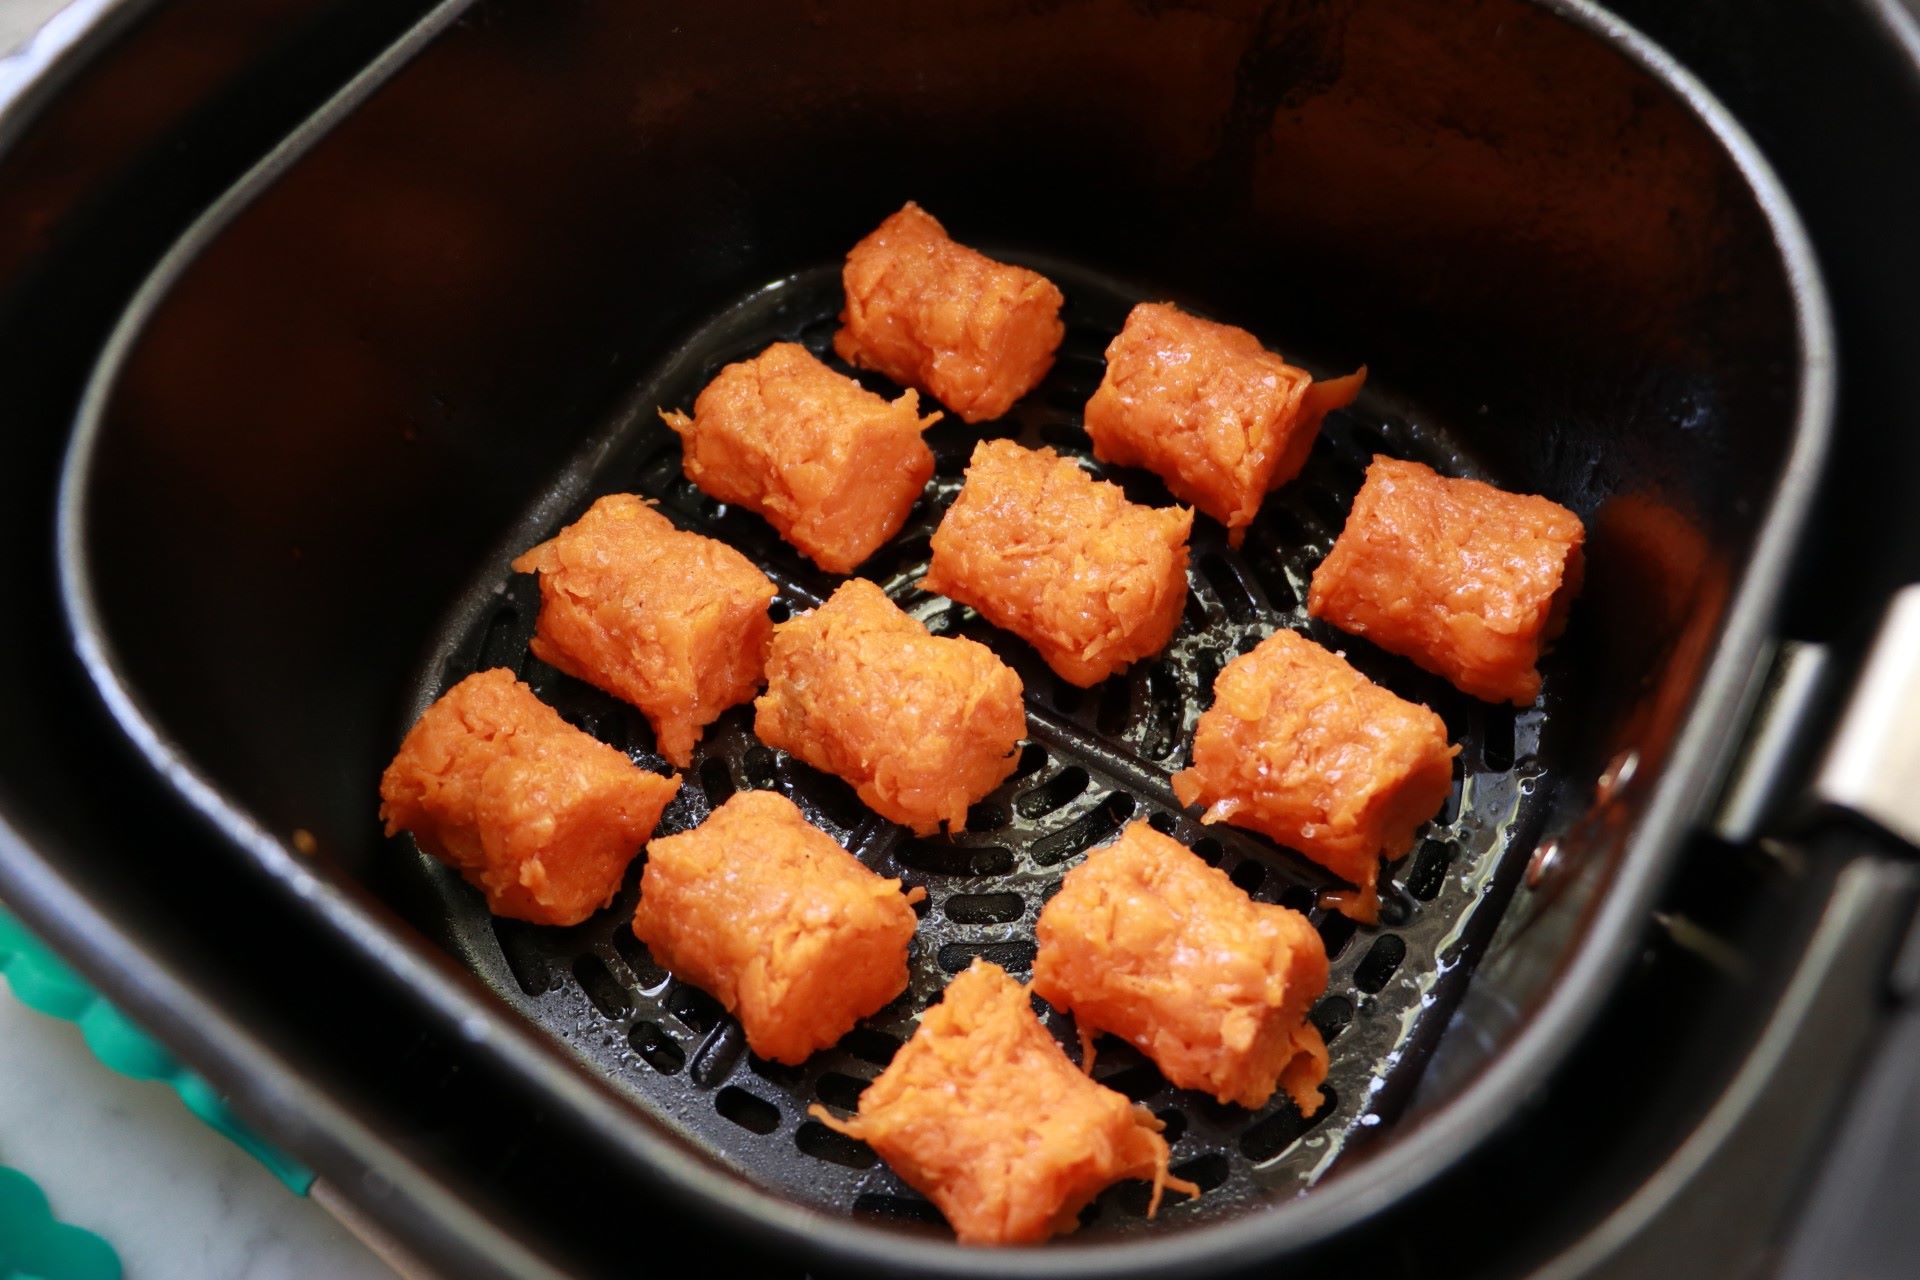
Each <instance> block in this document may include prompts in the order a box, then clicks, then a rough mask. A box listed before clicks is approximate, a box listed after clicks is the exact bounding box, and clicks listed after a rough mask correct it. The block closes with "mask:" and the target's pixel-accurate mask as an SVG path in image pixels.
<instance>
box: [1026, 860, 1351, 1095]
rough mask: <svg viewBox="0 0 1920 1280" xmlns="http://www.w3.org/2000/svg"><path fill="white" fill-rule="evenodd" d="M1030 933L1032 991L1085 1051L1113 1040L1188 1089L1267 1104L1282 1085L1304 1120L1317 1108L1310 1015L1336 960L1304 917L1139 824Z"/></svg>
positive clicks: (1072, 876) (1086, 867)
mask: <svg viewBox="0 0 1920 1280" xmlns="http://www.w3.org/2000/svg"><path fill="white" fill-rule="evenodd" d="M1034 933H1035V937H1036V938H1037V940H1038V941H1039V944H1040V949H1039V954H1038V956H1037V957H1036V958H1035V960H1034V965H1033V990H1034V994H1036V995H1038V996H1039V997H1040V998H1041V999H1043V1000H1045V1001H1046V1002H1047V1003H1049V1004H1051V1005H1053V1006H1054V1007H1055V1008H1056V1009H1062V1010H1065V1011H1067V1012H1069V1013H1071V1014H1072V1015H1073V1018H1074V1021H1075V1022H1076V1023H1077V1024H1078V1025H1079V1027H1080V1034H1081V1037H1082V1039H1083V1040H1085V1041H1086V1042H1087V1045H1088V1049H1089V1051H1091V1049H1092V1039H1093V1036H1094V1034H1095V1033H1097V1032H1101V1031H1105V1032H1111V1033H1112V1034H1114V1035H1117V1036H1119V1037H1121V1038H1122V1039H1124V1040H1127V1041H1128V1042H1130V1043H1132V1044H1133V1045H1134V1046H1136V1047H1137V1048H1138V1049H1139V1050H1140V1051H1141V1052H1142V1053H1144V1054H1146V1055H1147V1057H1149V1058H1151V1059H1152V1060H1153V1063H1154V1065H1155V1066H1157V1067H1159V1068H1160V1073H1161V1074H1162V1075H1164V1076H1166V1078H1167V1079H1168V1080H1170V1081H1172V1082H1173V1083H1174V1084H1175V1085H1178V1086H1179V1087H1180V1088H1182V1089H1198V1090H1200V1091H1201V1092H1203V1093H1209V1094H1212V1095H1213V1096H1214V1097H1215V1098H1217V1099H1219V1100H1220V1101H1221V1102H1229V1103H1238V1104H1239V1105H1240V1106H1243V1107H1258V1106H1262V1105H1264V1104H1265V1103H1266V1101H1267V1099H1268V1098H1270V1097H1272V1096H1273V1091H1274V1088H1275V1087H1276V1085H1277V1086H1278V1087H1280V1088H1283V1089H1285V1090H1286V1093H1287V1096H1288V1097H1290V1098H1292V1099H1293V1103H1294V1105H1295V1106H1296V1107H1298V1108H1299V1110H1300V1113H1301V1114H1302V1115H1312V1114H1313V1113H1314V1111H1315V1110H1316V1109H1318V1107H1319V1106H1320V1100H1321V1095H1320V1082H1321V1081H1322V1080H1324V1079H1326V1075H1327V1051H1326V1045H1325V1044H1324V1043H1323V1042H1322V1041H1321V1038H1320V1033H1319V1031H1318V1030H1317V1029H1316V1028H1315V1027H1314V1026H1313V1024H1312V1023H1310V1022H1308V1021H1307V1012H1308V1010H1310V1009H1311V1008H1312V1007H1313V1003H1314V1001H1316V1000H1318V999H1319V998H1320V995H1321V993H1322V992H1324V991H1325V990H1326V986H1327V951H1326V946H1325V944H1323V943H1322V942H1321V940H1320V934H1319V932H1318V931H1317V930H1315V929H1314V927H1313V926H1312V925H1311V924H1310V923H1308V921H1307V918H1306V917H1305V916H1303V915H1301V914H1300V913H1299V912H1297V911H1292V910H1289V909H1288V908H1286V907H1281V906H1274V905H1271V904H1268V903H1263V902H1255V901H1254V900H1253V899H1252V898H1250V897H1248V896H1247V895H1246V893H1245V892H1244V891H1242V890H1241V889H1240V887H1239V886H1238V885H1236V884H1234V883H1233V881H1231V880H1229V879H1228V878H1227V874H1226V872H1224V871H1221V870H1219V869H1218V868H1216V867H1210V866H1208V865H1207V864H1206V863H1205V862H1203V861H1201V860H1200V858H1199V857H1198V856H1197V855H1195V854H1194V853H1193V852H1192V851H1191V850H1190V849H1188V848H1187V847H1186V846H1185V845H1182V844H1180V843H1179V842H1178V841H1175V840H1172V839H1169V838H1168V837H1166V836H1163V835H1161V834H1160V833H1159V832H1158V831H1155V830H1154V829H1153V828H1152V827H1150V826H1148V825H1147V824H1146V823H1145V822H1135V823H1133V824H1132V825H1130V826H1129V827H1127V829H1126V830H1125V831H1123V832H1121V834H1120V838H1119V839H1118V840H1115V841H1114V842H1113V843H1112V844H1107V845H1102V846H1100V847H1099V848H1096V849H1093V850H1092V851H1090V852H1089V853H1088V854H1087V857H1086V861H1084V862H1082V863H1081V864H1080V865H1079V866H1077V867H1075V868H1074V869H1073V870H1071V871H1069V872H1068V873H1067V875H1066V878H1065V880H1063V881H1062V882H1061V885H1060V891H1059V892H1058V893H1056V894H1055V895H1054V896H1053V897H1052V898H1050V899H1048V901H1047V905H1046V907H1045V908H1044V909H1043V910H1042V911H1041V912H1040V919H1039V922H1038V924H1037V925H1036V927H1035V930H1034Z"/></svg>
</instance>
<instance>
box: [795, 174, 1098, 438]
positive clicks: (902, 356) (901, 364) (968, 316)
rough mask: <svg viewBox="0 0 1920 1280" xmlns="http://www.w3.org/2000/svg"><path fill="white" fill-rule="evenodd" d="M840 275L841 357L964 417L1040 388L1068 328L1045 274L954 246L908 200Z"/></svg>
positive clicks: (999, 408) (994, 410)
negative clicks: (843, 301)
mask: <svg viewBox="0 0 1920 1280" xmlns="http://www.w3.org/2000/svg"><path fill="white" fill-rule="evenodd" d="M841 279H842V283H843V284H844V285H845V287H846V291H847V305H846V309H845V310H843V311H842V312H841V313H840V331H839V332H838V333H836V334H835V335H834V338H833V349H834V350H835V351H836V352H838V353H839V355H840V358H841V359H842V360H845V361H846V362H847V363H848V364H851V365H854V366H856V367H858V368H862V369H872V370H874V371H875V372H877V373H883V374H885V375H886V376H887V377H889V378H892V379H893V380H894V381H895V382H898V383H899V384H901V385H902V386H907V387H918V388H920V389H921V390H922V391H925V392H926V393H927V394H928V395H931V396H933V397H934V398H935V399H937V400H938V401H940V403H941V404H944V405H946V406H947V407H948V408H949V409H951V410H953V411H954V412H955V413H957V414H959V415H960V417H961V419H962V420H963V421H966V422H982V421H985V420H986V419H988V418H997V417H999V416H1000V415H1001V414H1003V413H1005V412H1006V411H1007V410H1008V408H1009V407H1011V406H1012V404H1013V402H1014V401H1015V400H1018V399H1019V398H1020V397H1021V396H1023V395H1025V394H1027V392H1029V391H1031V390H1033V389H1034V388H1035V387H1036V386H1038V385H1039V384H1040V380H1041V379H1042V378H1044V377H1046V376H1047V370H1048V369H1050V368H1052V367H1053V352H1054V349H1055V348H1056V347H1058V346H1059V345H1060V338H1061V335H1062V334H1064V333H1065V332H1066V330H1065V328H1064V326H1062V325H1061V323H1060V304H1061V302H1062V301H1064V299H1062V297H1061V296H1060V290H1059V289H1057V288H1055V287H1054V285H1053V282H1052V281H1051V280H1048V279H1047V278H1046V277H1045V276H1043V275H1041V274H1040V273H1039V272H1037V271H1029V270H1027V269H1026V268H1025V267H1016V266H1011V265H1009V264H1008V263H1004V262H995V261H994V260H993V259H992V258H989V257H987V256H986V255H985V254H982V253H976V252H975V251H974V250H972V249H969V248H967V247H966V246H965V245H959V244H955V243H954V242H953V241H952V240H950V239H948V238H947V232H946V229H945V228H944V227H942V226H941V225H940V223H939V222H938V221H936V220H935V219H934V217H933V215H932V214H930V213H928V212H927V211H926V210H925V209H922V208H921V207H920V206H919V205H917V204H914V203H912V202H911V201H909V202H908V204H907V205H906V207H905V208H903V209H901V210H900V211H899V212H898V213H896V214H893V215H892V216H891V217H889V218H888V219H887V220H886V221H885V222H882V223H881V224H880V225H879V226H878V227H877V228H875V229H874V231H873V232H872V233H871V234H870V235H868V236H867V238H866V239H864V240H862V241H861V242H860V243H859V244H857V245H855V246H854V247H853V251H852V252H851V253H849V254H848V255H847V265H846V268H845V270H844V271H842V273H841Z"/></svg>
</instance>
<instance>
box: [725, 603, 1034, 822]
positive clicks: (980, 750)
mask: <svg viewBox="0 0 1920 1280" xmlns="http://www.w3.org/2000/svg"><path fill="white" fill-rule="evenodd" d="M754 709H755V712H756V715H755V719H754V733H755V734H756V735H757V736H758V737H759V739H760V740H761V741H762V742H764V743H766V744H767V745H768V746H770V747H777V748H779V749H781V750H783V751H786V752H789V753H791V754H792V755H794V756H796V757H798V758H799V759H801V760H804V761H805V762H806V763H808V764H810V765H812V766H813V767H814V768H816V769H821V770H824V771H825V772H827V773H831V774H836V775H838V776H839V777H841V778H844V779H845V780H846V781H847V782H849V783H851V784H852V785H853V787H854V789H855V790H856V791H858V792H859V794H860V798H861V799H862V800H863V801H865V802H866V803H867V805H868V807H869V808H871V809H872V810H873V811H874V812H875V813H878V814H879V815H880V816H881V817H883V818H887V819H890V820H891V821H894V822H898V823H902V824H904V825H906V826H909V827H912V828H913V829H914V831H916V832H917V833H919V834H921V835H930V834H932V833H933V832H935V831H937V830H939V829H940V825H941V824H942V823H943V822H944V823H945V824H946V825H947V827H948V828H949V829H950V830H953V831H959V830H962V829H963V828H964V827H965V825H966V818H967V806H969V805H971V804H972V803H973V802H974V801H976V800H978V799H980V797H982V796H984V795H986V794H987V792H989V791H991V790H993V789H994V788H995V787H997V786H999V785H1000V783H1001V782H1003V781H1004V780H1005V779H1006V778H1007V776H1008V775H1009V774H1011V773H1012V772H1013V769H1014V766H1015V765H1016V764H1017V763H1018V760H1017V758H1016V755H1015V751H1014V749H1015V747H1016V746H1018V744H1019V742H1020V740H1021V739H1022V738H1023V737H1025V736H1026V732H1027V714H1026V707H1025V705H1024V704H1023V703H1022V702H1021V687H1020V677H1019V676H1017V675H1015V674H1014V672H1013V669H1012V668H1011V667H1009V666H1007V664H1006V663H1004V662H1002V661H1000V659H999V658H997V657H995V656H994V654H993V651H992V650H990V649H988V648H987V647H986V646H985V645H982V644H976V643H975V642H974V641H972V640H958V639H946V638H942V637H935V636H932V635H929V634H928V633H927V629H926V628H925V627H923V626H921V625H920V624H919V623H918V622H916V621H914V620H913V619H912V618H910V617H908V616H907V615H906V614H905V613H903V612H901V611H900V608H899V607H898V606H897V605H895V604H894V603H893V601H891V600H889V599H887V596H886V593H885V592H883V591H881V590H880V588H879V587H876V586H874V585H873V584H872V583H871V582H868V581H866V580H865V579H863V578H853V579H850V580H848V581H847V582H844V583H842V584H841V585H840V588H839V590H837V591H835V592H834V593H833V596H832V597H831V598H830V599H829V600H828V601H827V602H826V603H825V604H823V605H821V606H820V607H819V608H818V609H815V610H813V611H812V612H810V613H804V614H801V615H800V616H799V617H796V618H794V619H792V620H791V621H788V622H783V623H781V624H780V625H779V626H777V627H775V628H774V632H773V645H772V648H771V649H770V651H769V652H768V655H767V691H766V692H765V693H763V694H761V695H760V697H759V699H758V700H756V701H755V703H754Z"/></svg>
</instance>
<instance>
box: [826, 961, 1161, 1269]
mask: <svg viewBox="0 0 1920 1280" xmlns="http://www.w3.org/2000/svg"><path fill="white" fill-rule="evenodd" d="M812 1112H813V1114H814V1116H815V1117H816V1118H817V1119H819V1120H821V1121H822V1122H823V1123H825V1124H828V1125H830V1126H831V1127H833V1128H835V1129H838V1130H839V1131H841V1132H842V1133H845V1134H847V1135H849V1136H851V1137H854V1138H858V1139H859V1140H860V1141H862V1142H864V1143H866V1144H867V1145H868V1146H870V1147H872V1148H873V1149H874V1150H875V1151H876V1152H878V1153H879V1155H880V1158H881V1159H883V1160H885V1161H886V1162H887V1163H888V1164H889V1165H891V1166H892V1167H893V1170H894V1172H895V1173H898V1174H899V1175H900V1177H901V1178H902V1179H904V1180H905V1181H906V1182H907V1183H908V1185H910V1186H912V1187H913V1188H914V1189H916V1190H918V1191H919V1192H921V1193H922V1194H923V1195H925V1196H926V1197H927V1198H928V1199H929V1200H931V1201H933V1203H934V1204H936V1205H938V1206H939V1208H940V1212H941V1213H943V1214H945V1215H946V1217H947V1222H948V1223H949V1224H950V1225H951V1226H952V1227H953V1230H954V1234H955V1235H957V1236H959V1238H960V1241H961V1243H963V1244H1031V1243H1034V1242H1037V1241H1040V1240H1044V1239H1046V1238H1047V1237H1048V1236H1050V1235H1053V1234H1055V1233H1056V1232H1061V1231H1071V1230H1073V1228H1074V1226H1075V1225H1076V1221H1075V1220H1076V1218H1077V1216H1078V1214H1079V1212H1080V1210H1081V1209H1082V1208H1084V1207H1085V1206H1086V1204H1087V1202H1088V1201H1090V1200H1092V1199H1093V1198H1094V1196H1096V1195H1098V1194H1099V1193H1100V1192H1101V1191H1102V1190H1104V1189H1105V1188H1106V1187H1107V1186H1109V1185H1110V1184H1112V1183H1114V1182H1118V1181H1119V1180H1121V1179H1122V1178H1150V1179H1152V1180H1153V1184H1154V1187H1153V1207H1154V1208H1157V1207H1158V1206H1159V1203H1160V1193H1161V1190H1162V1189H1163V1188H1165V1187H1169V1186H1171V1187H1174V1188H1176V1189H1178V1190H1183V1191H1185V1192H1187V1193H1188V1194H1190V1195H1191V1194H1197V1193H1198V1189H1197V1188H1195V1187H1193V1186H1192V1184H1190V1183H1183V1182H1181V1181H1180V1180H1179V1179H1177V1178H1172V1177H1169V1176H1168V1174H1167V1159H1168V1152H1167V1144H1166V1141H1165V1139H1163V1138H1162V1137H1161V1136H1160V1128H1161V1125H1160V1121H1159V1120H1157V1119H1155V1118H1154V1116H1153V1113H1152V1112H1150V1111H1148V1110H1146V1109H1145V1108H1144V1107H1136V1106H1135V1105H1133V1104H1132V1103H1131V1102H1129V1101H1127V1099H1126V1097H1125V1096H1124V1095H1122V1094H1119V1093H1116V1092H1115V1091H1113V1090H1112V1089H1109V1088H1107V1087H1105V1086H1104V1085H1099V1084H1095V1083H1094V1082H1093V1081H1092V1080H1091V1079H1089V1078H1088V1077H1087V1076H1086V1074H1085V1073H1084V1072H1082V1071H1081V1070H1080V1069H1079V1068H1078V1067H1076V1066H1074V1065H1073V1063H1072V1061H1071V1060H1070V1059H1068V1057H1067V1055H1066V1054H1065V1053H1064V1052H1062V1051H1061V1049H1060V1046H1059V1045H1058V1044H1057V1043H1055V1041H1054V1039H1053V1037H1052V1036H1050V1035H1048V1034H1047V1030H1046V1028H1045V1027H1043V1026H1041V1025H1040V1020H1039V1019H1038V1018H1036V1017H1034V1014H1033V1006H1032V1005H1031V1004H1030V1003H1029V1002H1028V998H1027V990H1026V988H1025V987H1023V986H1021V985H1020V984H1019V983H1017V982H1015V981H1014V980H1013V979H1012V978H1010V977H1008V976H1007V974H1006V971H1005V970H1003V969H1001V968H1000V967H999V966H998V965H995V964H992V963H990V962H988V961H986V960H981V959H977V958H976V959H975V960H974V962H973V965H972V967H970V968H969V969H968V970H967V971H966V972H965V973H962V974H961V975H960V976H959V977H957V978H955V979H954V980H953V981H952V982H951V983H950V984H948V986H947V990H946V993H945V994H944V995H943V996H942V997H941V1000H940V1003H939V1004H937V1005H935V1006H934V1007H933V1008H931V1009H929V1010H927V1012H926V1014H925V1015H924V1016H923V1017H922V1018H921V1019H920V1026H919V1029H918V1030H916V1031H915V1032H914V1033H913V1036H912V1038H911V1039H909V1040H908V1041H907V1043H906V1044H905V1045H904V1046H903V1047H902V1048H901V1049H900V1052H898V1053H897V1054H895V1055H894V1058H893V1062H892V1064H891V1065H889V1066H888V1067H887V1069H886V1070H885V1071H883V1072H881V1073H880V1075H879V1077H878V1078H877V1079H875V1080H874V1082H873V1083H872V1084H870V1085H868V1086H867V1088H866V1091H865V1092H864V1093H862V1094H861V1095H860V1111H859V1114H858V1115H856V1116H855V1117H854V1118H853V1119H851V1120H841V1119H839V1118H837V1117H835V1116H834V1115H832V1114H831V1113H830V1112H828V1111H827V1110H826V1109H825V1108H823V1107H820V1106H818V1105H815V1106H814V1107H813V1108H812ZM1150 1212H1151V1210H1150Z"/></svg>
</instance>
